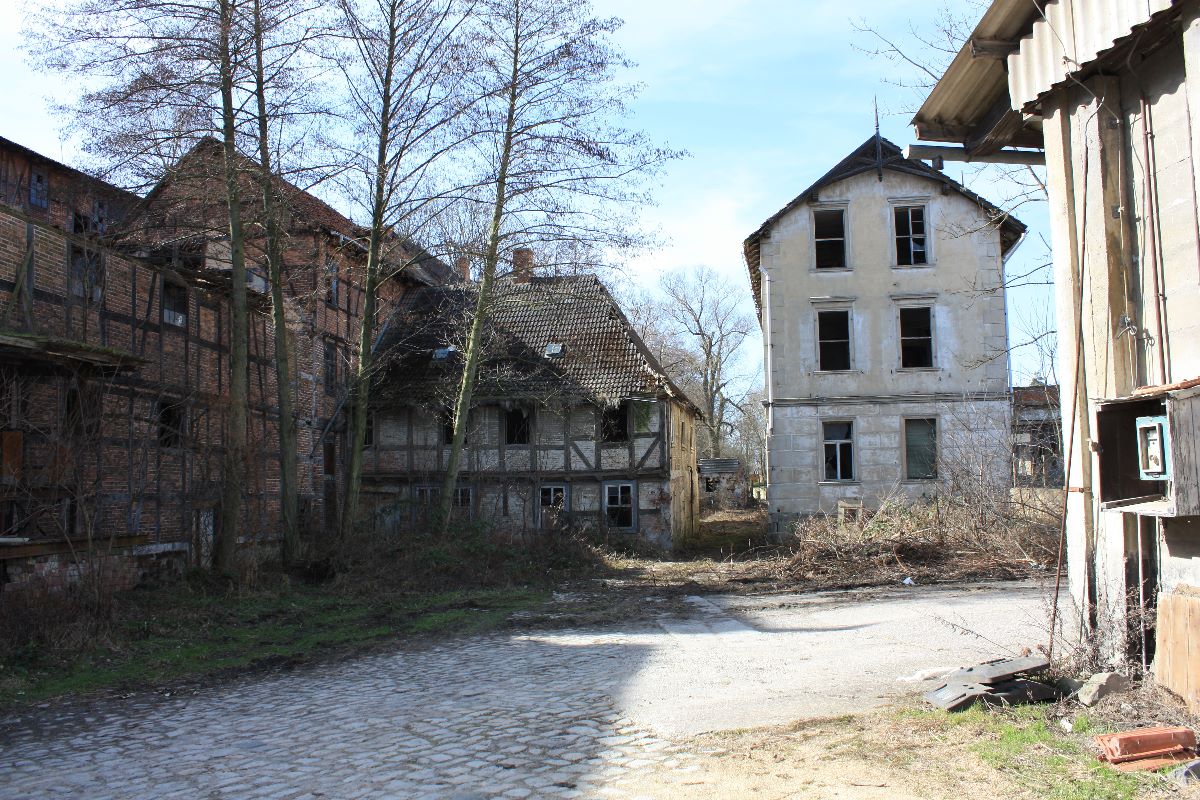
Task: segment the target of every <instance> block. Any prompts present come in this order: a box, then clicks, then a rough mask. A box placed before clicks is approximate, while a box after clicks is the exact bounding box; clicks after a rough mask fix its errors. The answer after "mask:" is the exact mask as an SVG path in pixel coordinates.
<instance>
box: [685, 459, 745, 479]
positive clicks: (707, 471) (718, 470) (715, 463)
mask: <svg viewBox="0 0 1200 800" xmlns="http://www.w3.org/2000/svg"><path fill="white" fill-rule="evenodd" d="M741 470H742V462H741V461H739V460H738V459H736V458H701V459H699V460H697V461H696V471H697V472H698V473H699V474H700V475H736V474H737V473H739V472H741Z"/></svg>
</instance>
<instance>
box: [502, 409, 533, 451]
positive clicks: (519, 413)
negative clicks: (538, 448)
mask: <svg viewBox="0 0 1200 800" xmlns="http://www.w3.org/2000/svg"><path fill="white" fill-rule="evenodd" d="M504 443H505V444H529V414H528V413H527V412H526V411H525V409H523V408H513V409H510V410H508V411H506V412H504Z"/></svg>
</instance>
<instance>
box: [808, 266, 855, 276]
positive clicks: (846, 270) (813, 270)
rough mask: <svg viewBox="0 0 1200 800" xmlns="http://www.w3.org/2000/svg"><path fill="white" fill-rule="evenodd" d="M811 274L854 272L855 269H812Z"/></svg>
mask: <svg viewBox="0 0 1200 800" xmlns="http://www.w3.org/2000/svg"><path fill="white" fill-rule="evenodd" d="M809 272H812V273H816V274H818V275H824V274H826V273H829V272H854V267H812V268H811V269H809Z"/></svg>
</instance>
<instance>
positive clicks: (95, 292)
mask: <svg viewBox="0 0 1200 800" xmlns="http://www.w3.org/2000/svg"><path fill="white" fill-rule="evenodd" d="M67 293H68V294H69V295H70V296H71V297H73V298H75V299H76V300H81V301H83V302H85V303H90V304H92V305H97V304H99V303H100V302H101V301H102V300H103V299H104V254H103V253H101V252H99V251H97V250H93V249H91V248H88V247H84V246H82V245H78V244H75V243H74V242H71V243H70V244H69V245H68V246H67Z"/></svg>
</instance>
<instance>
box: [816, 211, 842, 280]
mask: <svg viewBox="0 0 1200 800" xmlns="http://www.w3.org/2000/svg"><path fill="white" fill-rule="evenodd" d="M813 230H814V237H813V238H814V239H815V240H816V253H817V261H816V267H817V269H843V268H844V267H845V266H846V212H845V211H843V210H842V209H840V208H832V209H820V210H816V211H813Z"/></svg>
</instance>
